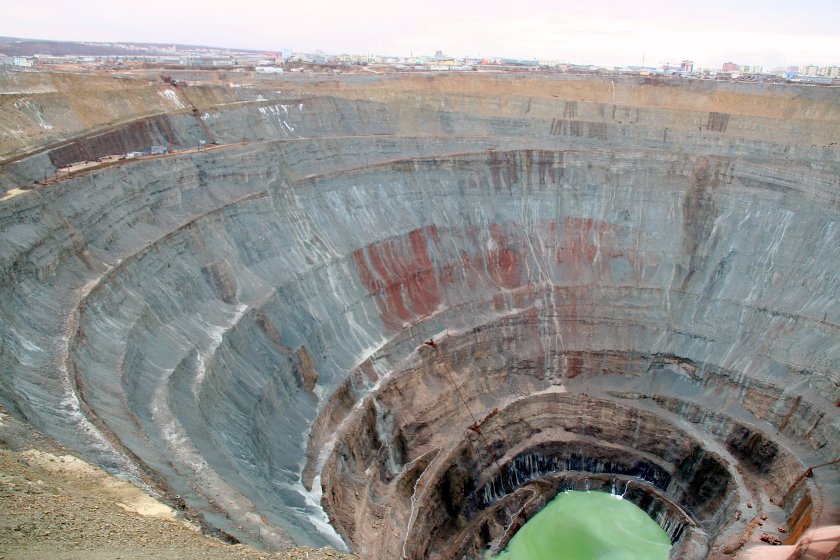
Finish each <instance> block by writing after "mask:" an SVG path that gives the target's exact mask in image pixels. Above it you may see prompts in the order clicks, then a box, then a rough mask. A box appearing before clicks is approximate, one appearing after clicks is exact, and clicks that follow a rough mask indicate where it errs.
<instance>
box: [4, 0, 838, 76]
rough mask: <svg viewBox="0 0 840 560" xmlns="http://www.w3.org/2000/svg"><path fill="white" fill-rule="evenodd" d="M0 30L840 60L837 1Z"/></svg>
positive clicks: (766, 62) (69, 12) (227, 41)
mask: <svg viewBox="0 0 840 560" xmlns="http://www.w3.org/2000/svg"><path fill="white" fill-rule="evenodd" d="M0 14H2V18H0V35H6V36H13V37H31V38H38V39H60V40H76V41H134V42H170V43H182V44H201V45H210V46H222V47H240V48H250V49H260V50H267V51H276V50H280V49H283V48H289V49H292V50H293V51H299V52H312V51H314V50H316V49H320V50H323V51H324V52H327V53H332V54H338V53H345V52H346V53H358V54H363V53H373V54H392V55H409V54H412V53H413V54H415V55H418V54H434V52H435V51H436V50H438V49H440V50H443V51H444V52H445V53H446V54H450V55H454V56H467V55H469V56H485V57H488V56H505V57H517V58H542V59H557V60H561V61H565V62H579V63H587V64H602V65H626V64H641V62H642V57H643V56H644V61H645V63H646V64H648V65H656V64H661V63H663V62H671V63H675V62H678V61H680V60H682V59H685V58H688V59H693V60H695V61H696V62H697V65H698V66H703V67H714V68H719V67H720V65H721V63H723V62H726V61H730V60H731V61H734V62H736V63H739V64H754V65H763V66H765V67H767V68H771V67H773V66H782V65H785V66H787V65H805V64H817V65H820V66H827V65H834V64H837V65H840V0H760V1H759V0H696V1H692V2H684V1H683V0H671V1H662V0H588V1H569V0H556V1H548V0H504V1H502V0H482V1H471V2H465V1H460V0H424V1H422V2H401V1H400V0H344V1H338V0H321V1H317V0H315V1H306V0H303V1H301V0H296V1H288V0H271V1H263V0H239V1H236V2H221V3H220V2H216V1H213V0H203V1H201V2H199V1H197V0H166V1H164V0H136V1H133V2H131V1H128V2H125V1H119V0H74V1H70V0H0Z"/></svg>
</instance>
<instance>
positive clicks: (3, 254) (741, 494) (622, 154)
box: [0, 72, 840, 560]
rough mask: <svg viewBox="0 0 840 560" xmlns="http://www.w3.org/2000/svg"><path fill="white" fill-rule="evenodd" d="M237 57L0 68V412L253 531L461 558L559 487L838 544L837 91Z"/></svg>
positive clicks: (757, 532) (481, 548) (694, 551)
mask: <svg viewBox="0 0 840 560" xmlns="http://www.w3.org/2000/svg"><path fill="white" fill-rule="evenodd" d="M215 75H216V74H213V76H215ZM254 80H255V81H253V82H248V83H240V84H229V83H228V82H227V78H225V81H224V82H220V81H218V80H215V81H214V80H206V81H203V82H202V81H200V78H199V77H197V76H192V75H186V74H185V75H184V76H179V77H177V79H175V80H170V79H167V80H161V79H160V77H159V76H156V75H155V76H151V75H150V76H147V77H142V76H133V77H131V76H128V77H106V76H100V75H90V76H81V75H74V74H60V73H52V74H51V73H29V72H7V73H5V74H3V75H2V80H0V83H2V91H0V162H2V163H0V274H2V286H0V317H2V321H0V403H2V404H3V405H4V406H5V407H6V408H7V409H8V411H10V413H12V414H14V415H15V416H16V417H18V418H20V419H25V420H26V421H28V422H29V423H31V424H32V425H34V426H35V427H36V428H38V429H39V430H41V431H43V432H44V433H46V434H48V435H49V436H50V437H52V438H54V439H55V440H57V441H59V442H61V443H62V444H64V445H66V446H68V447H70V448H72V449H74V450H76V451H77V452H78V453H81V454H83V455H84V456H85V457H87V458H89V459H90V460H92V461H95V462H96V463H98V464H100V465H103V466H105V467H106V468H107V469H109V470H110V471H111V472H113V473H117V474H119V475H121V476H123V477H124V478H128V479H130V480H133V481H135V482H136V483H137V484H139V485H141V486H142V487H144V488H146V489H148V490H149V491H151V492H153V493H156V494H158V495H160V496H162V497H163V498H164V499H165V500H167V501H168V502H169V503H170V504H172V505H174V506H175V507H177V508H178V509H180V510H181V511H182V512H183V513H184V515H186V516H188V517H190V518H191V519H195V520H201V522H202V523H203V525H204V527H205V529H206V530H207V531H209V532H215V533H217V534H222V535H227V536H229V537H233V538H235V539H238V540H240V541H243V542H248V543H252V544H255V545H257V546H261V547H263V548H267V549H282V548H284V547H288V546H290V545H292V544H293V543H294V544H298V545H307V546H323V545H332V546H335V547H337V548H345V547H346V548H348V549H350V550H352V551H353V552H356V553H357V554H358V555H359V556H360V557H361V558H366V559H383V560H385V559H410V560H415V559H424V558H439V559H461V558H469V559H479V558H483V557H484V554H485V553H486V551H500V550H502V549H503V548H504V547H505V546H506V544H507V543H508V542H509V540H510V539H511V538H512V536H513V535H514V534H515V533H516V532H517V530H518V529H519V528H520V527H522V526H523V525H524V523H525V522H526V521H527V520H528V519H529V518H530V517H532V516H533V515H535V514H536V513H537V512H539V511H540V510H541V508H542V507H543V506H544V505H545V504H546V503H547V502H548V501H549V500H551V499H552V498H553V497H555V495H557V494H558V493H559V492H562V491H564V490H569V489H578V490H583V489H584V488H591V490H603V491H605V492H611V491H613V489H616V490H614V491H615V492H616V493H617V494H623V495H624V499H626V500H631V501H632V502H633V503H635V504H637V505H638V506H639V507H641V508H642V509H643V510H645V511H646V512H647V513H648V514H649V515H650V517H651V518H652V519H653V520H654V521H656V522H657V523H658V524H659V525H660V526H661V527H662V528H663V529H664V530H665V532H666V533H667V535H668V536H669V538H670V539H671V542H672V548H671V552H670V557H671V558H674V559H677V558H679V559H683V558H686V559H703V558H710V559H711V558H730V557H740V558H758V557H759V556H760V555H761V554H765V553H767V552H768V551H773V553H774V554H776V556H773V558H783V557H784V558H787V557H797V558H829V557H832V555H833V554H835V553H836V552H837V541H836V540H833V541H832V540H831V537H828V538H825V537H821V536H820V535H824V534H825V531H829V532H830V531H831V528H832V526H837V525H840V465H838V458H839V457H840V408H838V406H840V147H839V146H838V142H840V95H838V89H837V88H836V87H813V86H811V87H808V86H802V85H799V86H796V85H769V84H752V85H751V84H735V83H714V82H708V81H679V80H664V79H663V80H652V79H645V78H614V79H610V78H606V79H604V78H597V77H570V76H565V77H564V76H554V77H547V76H545V77H540V76H527V77H526V76H524V75H469V76H467V75H457V76H456V75H449V76H444V75H439V76H421V77H418V76H408V77H398V76H387V75H367V76H361V75H356V76H320V77H312V76H310V77H306V76H300V75H298V76H294V77H283V78H281V79H279V80H278V79H276V78H270V79H264V80H257V79H256V78H254ZM187 84H189V85H187ZM232 86H241V87H232ZM153 146H160V147H163V148H164V149H163V150H161V149H159V148H158V149H156V150H152V149H151V148H152V147H153ZM821 531H822V532H821ZM772 543H775V544H776V545H778V546H774V545H773V544H772ZM832 551H834V552H832ZM781 553H784V554H782V555H780V554H781Z"/></svg>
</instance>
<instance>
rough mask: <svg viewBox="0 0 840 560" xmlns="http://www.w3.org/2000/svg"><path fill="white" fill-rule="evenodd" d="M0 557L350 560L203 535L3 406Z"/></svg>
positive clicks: (320, 552)
mask: <svg viewBox="0 0 840 560" xmlns="http://www.w3.org/2000/svg"><path fill="white" fill-rule="evenodd" d="M0 504H1V506H0V559H2V560H7V559H13V558H14V559H25V560H29V559H32V560H35V559H38V560H41V559H45V558H50V559H67V560H69V559H79V560H82V559H85V560H104V559H109V560H110V559H123V560H141V559H149V560H168V559H172V560H175V559H183V558H202V559H204V558H206V559H219V560H222V559H225V560H227V559H266V560H267V559H273V560H274V559H276V560H297V559H301V560H303V559H308V560H323V559H325V558H331V559H352V558H356V557H355V556H352V555H349V554H343V553H340V552H338V551H336V550H334V549H330V548H323V549H318V550H315V549H306V548H297V549H294V550H290V551H286V552H279V553H267V552H262V551H259V550H255V549H254V548H252V547H250V546H247V545H243V544H237V545H230V544H226V543H223V542H221V541H219V540H217V539H215V538H212V537H209V536H206V535H204V534H202V533H201V532H200V531H199V530H198V528H197V527H196V526H195V525H193V524H191V523H189V522H187V521H185V520H183V519H181V518H179V517H178V516H177V515H176V512H175V511H174V510H172V509H171V508H169V507H168V506H166V505H165V504H162V503H160V502H158V501H156V500H154V499H153V498H151V497H149V496H148V495H146V494H145V493H143V492H142V491H141V490H139V489H138V488H137V487H135V486H133V485H132V484H130V483H128V482H125V481H122V480H119V479H117V478H115V477H112V476H111V475H109V474H108V473H106V472H105V471H103V470H102V469H99V468H98V467H95V466H92V465H90V464H88V463H86V462H84V461H82V460H81V459H78V458H77V457H74V456H72V455H70V454H68V453H67V452H66V451H65V450H63V449H61V448H60V447H58V446H56V445H55V444H54V443H52V442H50V441H49V440H47V439H46V438H43V437H42V436H40V435H38V434H37V433H35V432H34V431H32V430H31V429H29V428H27V427H26V426H25V425H23V424H21V423H20V422H17V421H16V420H13V419H11V418H10V416H9V415H8V414H6V413H4V411H3V410H2V408H0Z"/></svg>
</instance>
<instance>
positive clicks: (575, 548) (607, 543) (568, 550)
mask: <svg viewBox="0 0 840 560" xmlns="http://www.w3.org/2000/svg"><path fill="white" fill-rule="evenodd" d="M670 549H671V541H670V539H669V538H668V535H667V534H666V533H665V531H663V530H662V528H661V527H660V526H659V525H658V524H657V523H656V522H655V521H654V520H653V519H651V518H650V517H649V516H648V514H647V513H645V512H644V511H643V510H641V509H639V507H638V506H636V504H634V503H632V502H630V501H629V500H622V499H621V498H620V497H618V496H613V495H611V494H607V493H606V492H565V493H563V494H558V495H557V497H556V498H554V499H553V500H551V501H550V502H549V503H548V504H547V505H546V506H545V508H543V509H542V510H541V511H540V512H539V513H537V514H536V515H535V516H534V517H532V518H531V519H529V520H528V522H527V523H526V524H525V525H524V526H523V527H522V528H521V529H520V530H519V531H518V532H517V533H516V535H514V537H513V538H512V539H511V541H510V543H508V546H507V548H506V549H505V550H504V551H502V553H501V554H499V555H498V556H491V555H489V554H488V555H487V556H486V558H487V559H491V558H492V559H493V560H667V558H668V552H669V551H670Z"/></svg>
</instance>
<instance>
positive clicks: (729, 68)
mask: <svg viewBox="0 0 840 560" xmlns="http://www.w3.org/2000/svg"><path fill="white" fill-rule="evenodd" d="M720 69H721V70H722V71H724V72H740V70H741V67H740V66H738V65H737V64H735V63H734V62H724V63H723V66H721V67H720Z"/></svg>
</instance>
